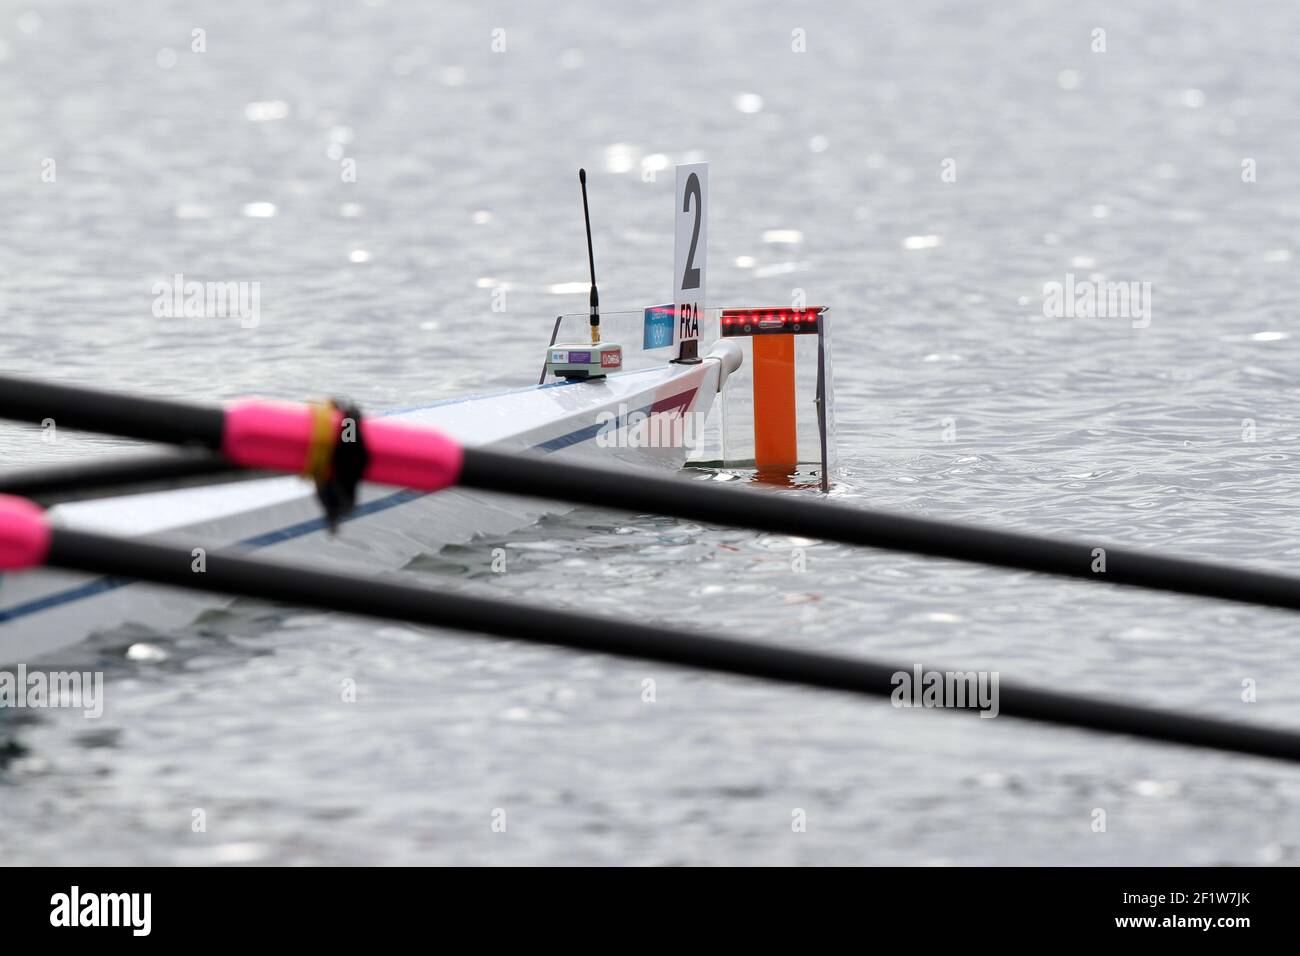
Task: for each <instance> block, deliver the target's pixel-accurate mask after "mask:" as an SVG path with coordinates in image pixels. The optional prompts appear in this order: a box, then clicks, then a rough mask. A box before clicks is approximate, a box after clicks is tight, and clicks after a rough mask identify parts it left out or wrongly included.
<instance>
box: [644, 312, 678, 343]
mask: <svg viewBox="0 0 1300 956" xmlns="http://www.w3.org/2000/svg"><path fill="white" fill-rule="evenodd" d="M673 311H674V309H673V307H672V306H671V305H652V306H650V308H648V309H646V310H645V322H644V324H643V325H642V330H643V331H642V334H641V347H642V348H643V349H661V348H665V347H667V346H669V345H672V344H673Z"/></svg>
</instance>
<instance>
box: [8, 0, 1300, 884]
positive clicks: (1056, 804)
mask: <svg viewBox="0 0 1300 956" xmlns="http://www.w3.org/2000/svg"><path fill="white" fill-rule="evenodd" d="M1298 30H1300V9H1298V8H1297V7H1296V6H1295V5H1294V4H1291V3H1286V2H1282V0H1266V2H1258V3H1253V4H1250V5H1249V6H1248V7H1243V6H1241V5H1237V4H1214V3H1209V2H1203V3H1192V2H1152V0H1139V2H1134V0H1125V2H1123V3H1119V2H1116V3H1071V4H1041V3H1033V2H1028V0H1010V2H1001V3H998V4H986V5H964V4H954V3H948V2H941V0H915V2H911V3H908V4H857V3H847V2H826V3H811V4H808V3H801V4H794V3H777V2H766V3H757V4H755V3H739V2H735V0H724V2H717V3H710V4H698V3H684V2H677V0H667V2H663V3H657V4H653V5H648V6H647V5H629V4H586V3H569V4H564V5H555V6H553V7H552V6H549V5H548V6H546V7H543V6H542V5H536V4H525V3H487V4H445V3H439V4H432V3H422V2H415V0H411V2H397V0H389V2H380V0H372V2H348V3H328V4H327V3H320V4H316V3H305V2H298V0H290V2H282V3H277V4H265V5H264V4H260V3H255V2H250V0H229V2H226V3H222V4H215V5H214V4H205V5H199V4H189V3H181V2H172V3H152V2H151V3H138V4H116V5H113V6H111V7H110V6H106V5H103V4H98V3H89V2H76V0H68V2H61V3H54V4H41V5H36V4H31V5H26V4H22V3H19V4H5V5H4V6H3V9H0V142H2V143H3V144H4V150H3V153H4V158H3V161H0V210H2V211H3V214H2V216H0V218H2V220H3V228H0V316H3V328H4V334H3V335H0V368H3V369H4V370H5V371H6V373H11V374H19V375H28V376H40V377H45V378H49V379H52V380H61V381H72V382H82V383H91V384H97V385H103V386H110V387H114V388H121V389H132V390H145V391H153V392H158V393H162V394H170V395H175V396H181V397H187V398H192V399H195V400H204V401H215V400H219V399H224V398H228V397H231V396H235V395H240V394H248V393H259V394H265V395H274V396H284V397H302V396H311V395H318V394H320V393H321V392H322V391H327V392H328V393H329V394H346V395H350V396H352V397H354V398H356V399H357V400H359V401H360V402H361V403H363V405H364V406H365V407H367V408H371V409H381V408H385V407H393V406H399V405H411V404H415V403H418V402H423V401H426V400H435V399H439V398H445V397H448V396H453V395H460V394H465V393H467V392H474V391H485V390H491V389H495V388H501V387H508V386H512V385H524V384H528V383H530V382H531V381H535V378H536V374H537V368H538V364H539V362H540V358H541V351H540V350H541V348H542V346H543V345H544V344H545V341H546V337H547V335H548V334H549V331H550V323H551V321H552V319H553V317H554V316H555V314H557V313H558V312H562V311H577V310H580V309H582V308H583V306H584V305H585V287H584V285H583V283H584V282H585V277H586V261H585V253H584V248H583V235H582V229H581V222H580V220H579V218H578V217H579V216H580V205H579V197H578V192H577V185H576V182H575V175H574V173H575V170H576V169H577V167H579V166H586V167H587V168H588V170H589V172H590V175H591V188H592V196H593V217H594V222H593V229H594V238H595V243H596V248H597V265H598V271H599V276H600V279H601V291H602V301H603V302H604V303H606V305H607V306H608V307H611V308H639V307H640V306H643V305H647V304H650V303H654V302H661V301H664V299H665V297H666V296H669V295H670V292H671V289H672V284H671V283H672V275H671V269H672V255H673V253H672V241H673V240H672V223H671V220H670V218H669V217H670V215H671V211H670V208H669V207H670V205H671V203H672V189H673V187H672V167H673V165H674V164H676V163H680V162H688V161H707V162H709V164H710V189H711V204H712V214H711V220H710V224H709V249H708V255H709V301H710V303H711V304H715V305H721V304H731V305H768V304H782V303H787V302H789V301H791V299H792V297H793V296H795V295H798V294H800V291H799V290H802V293H803V294H805V295H806V297H807V301H808V302H810V303H811V302H816V303H818V304H822V303H824V304H827V305H830V306H831V307H832V308H833V312H832V313H831V314H832V317H833V321H834V339H835V342H834V346H835V374H836V380H835V391H836V397H837V418H838V437H839V453H840V462H841V473H840V474H839V475H838V476H837V483H836V486H835V488H834V490H833V492H832V497H833V499H834V500H836V501H838V502H840V503H842V504H846V505H855V504H856V505H861V506H869V507H878V508H883V509H893V510H898V511H904V512H908V513H912V514H919V515H925V516H929V517H933V518H941V519H951V520H954V521H965V522H974V523H979V524H984V525H989V526H995V527H1000V528H1009V529H1016V530H1021V531H1030V532H1035V533H1044V534H1060V535H1069V536H1073V537H1077V538H1082V539H1085V540H1093V541H1097V542H1098V543H1099V544H1106V543H1113V544H1116V545H1127V546H1131V547H1135V548H1139V549H1149V550H1151V551H1159V552H1167V553H1171V554H1177V555H1186V556H1195V557H1204V558H1207V559H1213V560H1217V561H1225V562H1232V563H1236V564H1241V565H1244V566H1249V567H1255V568H1262V569H1268V570H1275V571H1286V572H1295V571H1296V564H1297V555H1300V546H1298V545H1297V543H1296V542H1297V531H1300V517H1297V505H1300V471H1298V469H1297V464H1298V457H1297V454H1298V453H1297V439H1298V437H1300V412H1297V398H1298V397H1300V390H1298V389H1297V372H1296V370H1297V368H1298V367H1300V339H1298V338H1297V331H1296V323H1295V318H1294V317H1295V314H1296V303H1297V301H1300V282H1297V272H1296V257H1297V254H1300V248H1298V247H1297V238H1296V237H1297V235H1298V234H1300V233H1298V229H1300V188H1298V187H1300V175H1298V172H1297V167H1296V163H1295V157H1296V156H1297V155H1300V126H1297V124H1296V122H1295V119H1296V116H1297V115H1300V85H1297V83H1296V82H1295V77H1296V74H1297V65H1298V64H1297V53H1296V51H1295V46H1294V42H1293V41H1294V38H1295V36H1296V35H1297V31H1298ZM1098 31H1102V32H1101V33H1098ZM1099 41H1100V43H1099ZM1099 47H1100V48H1099ZM177 274H180V275H183V276H185V277H186V278H187V279H196V280H200V281H208V280H211V281H220V282H248V283H252V282H256V283H258V288H259V290H260V300H259V315H258V317H257V321H256V323H255V324H250V323H241V322H240V321H238V320H236V319H231V318H224V319H218V318H186V317H184V316H171V317H168V316H166V315H159V314H157V309H156V308H155V299H156V294H155V292H154V291H153V290H154V288H155V284H156V283H158V282H159V281H166V280H168V279H170V277H172V276H175V275H177ZM1067 277H1068V281H1070V282H1072V283H1075V282H1078V283H1088V282H1091V283H1101V282H1124V283H1138V284H1139V287H1141V284H1142V283H1149V287H1148V288H1149V293H1148V294H1147V295H1146V296H1145V297H1144V304H1145V306H1146V307H1147V308H1146V314H1145V315H1143V316H1131V317H1130V316H1108V317H1080V316H1073V317H1067V316H1058V315H1048V314H1046V313H1045V309H1044V304H1045V298H1046V296H1045V291H1044V290H1045V286H1048V284H1050V283H1066V282H1067ZM1047 311H1050V310H1047ZM246 326H247V327H246ZM121 445H122V443H120V442H117V441H113V440H108V439H102V438H78V437H76V436H72V435H66V436H62V435H61V436H60V437H59V440H58V441H57V442H55V443H54V444H48V443H45V442H43V441H41V440H40V436H39V434H38V433H37V432H36V431H35V430H32V429H26V428H19V427H15V426H5V427H4V428H3V429H0V462H2V466H3V467H4V468H16V467H21V466H23V465H28V464H35V463H40V462H45V461H51V460H60V459H71V458H77V457H83V456H87V455H90V454H95V453H105V454H107V453H113V452H116V451H119V450H120V449H121ZM794 548H803V549H804V554H805V555H806V567H805V568H804V569H803V570H802V572H797V571H795V570H794V569H793V568H792V562H791V553H792V549H794ZM494 549H503V550H504V553H505V555H506V556H507V562H508V565H507V566H508V569H509V570H508V571H507V573H505V574H494V573H492V570H491V561H492V553H493V550H494ZM403 573H404V574H409V575H418V576H421V578H420V579H421V581H422V582H424V583H428V584H430V585H436V586H443V587H454V588H465V589H469V590H473V591H474V592H475V593H486V594H495V595H499V596H501V597H503V598H512V599H526V600H531V601H537V602H542V603H546V604H550V605H554V606H574V607H585V608H588V609H591V610H594V611H598V612H600V613H604V614H607V615H610V616H611V617H614V618H617V617H619V616H625V617H627V618H630V619H636V620H645V619H653V620H657V621H660V622H662V623H664V624H668V625H675V626H681V627H691V628H698V629H703V630H705V631H709V632H719V633H727V634H732V635H737V636H743V637H750V638H753V639H761V640H769V641H776V642H781V643H785V644H789V645H791V646H795V647H801V648H809V649H818V650H832V651H836V652H840V653H844V654H852V655H862V656H868V657H872V658H878V659H882V660H889V661H899V662H901V663H905V664H906V665H908V666H910V665H911V664H912V663H914V662H920V663H922V664H924V665H926V666H927V667H928V666H935V667H942V666H945V665H955V666H960V667H966V668H980V669H987V670H996V671H998V672H999V674H1000V675H1001V677H1002V679H1003V680H1005V681H1008V682H1009V681H1012V680H1014V681H1017V682H1019V683H1032V684H1040V685H1042V686H1045V687H1052V688H1059V689H1065V690H1071V691H1080V692H1088V693H1095V694H1098V695H1105V696H1109V697H1115V698H1120V699H1125V700H1129V701H1134V702H1140V703H1148V704H1153V705H1161V706H1167V707H1173V708H1179V709H1182V710H1185V711H1187V712H1189V713H1196V714H1205V715H1214V716H1219V717H1225V718H1231V719H1239V720H1243V721H1255V722H1259V723H1263V724H1271V725H1289V726H1300V655H1297V653H1296V649H1297V641H1300V625H1298V624H1297V622H1296V620H1295V619H1294V618H1292V617H1290V616H1288V615H1287V614H1285V613H1282V612H1279V611H1270V610H1258V609H1251V608H1247V607H1240V606H1232V605H1227V604H1222V603H1217V602H1214V601H1209V600H1201V599H1195V598H1190V597H1175V596H1166V595H1152V594H1146V593H1141V592H1137V591H1127V590H1118V589H1110V588H1107V587H1104V586H1096V585H1093V584H1092V583H1090V582H1088V583H1084V582H1079V583H1075V582H1061V581H1057V580H1051V579H1046V578H1042V577H1038V576H1035V575H1032V574H1027V573H1011V572H1007V571H1001V570H994V569H986V568H980V567H973V566H964V565H956V564H952V563H948V562H942V561H929V560H923V559H919V558H911V557H905V556H900V555H895V554H886V553H879V552H873V551H855V550H851V549H848V548H844V547H840V546H833V545H825V544H819V543H817V542H814V541H803V540H791V539H789V538H782V537H777V536H771V535H760V534H753V533H748V532H744V531H736V530H728V529H721V528H714V527H705V526H702V525H696V524H689V523H684V522H680V521H674V520H666V519H662V518H656V517H653V516H647V515H634V516H628V515H622V514H615V513H611V512H603V511H595V510H578V511H575V512H572V513H570V514H567V515H564V516H560V517H555V518H550V519H547V520H546V521H544V522H543V523H541V524H540V525H537V526H535V527H532V528H528V529H525V530H523V531H520V532H518V533H516V534H513V535H509V536H506V537H503V538H480V539H477V540H475V541H473V542H471V543H470V544H469V545H466V546H462V547H455V548H450V549H446V550H444V551H441V552H437V553H430V554H428V555H425V556H422V557H421V558H420V559H418V560H417V561H416V562H414V564H413V565H412V566H411V567H409V568H407V569H405V571H403ZM58 661H59V662H60V663H61V664H65V665H67V666H70V667H71V666H76V667H81V668H91V669H95V668H97V669H101V670H103V671H104V673H105V682H106V691H105V692H106V695H107V701H106V709H105V713H104V716H103V717H102V718H100V719H98V720H87V719H85V718H83V717H82V716H81V715H80V713H79V712H75V711H66V710H55V711H43V712H39V713H38V712H30V713H24V714H14V713H6V714H0V861H3V862H4V863H8V864H42V863H46V864H48V863H60V864H198V865H203V864H234V863H251V864H414V863H438V864H467V863H488V864H496V863H502V864H504V863H513V864H939V865H942V864H1013V865H1014V864H1082V865H1092V864H1247V865H1254V864H1284V865H1285V864H1295V863H1297V862H1300V809H1297V799H1298V798H1300V778H1298V777H1297V775H1296V772H1295V771H1294V770H1292V769H1290V768H1288V767H1286V766H1284V765H1279V764H1275V763H1271V762H1268V761H1264V760H1258V759H1252V758H1244V757H1232V756H1225V755H1218V754H1214V753H1209V752H1201V751H1193V750H1188V749H1183V748H1179V747H1172V746H1159V745H1154V744H1147V743H1139V742H1136V741H1134V740H1131V739H1127V738H1122V737H1115V736H1105V735H1096V734H1086V733H1083V732H1076V731H1069V730H1062V729H1054V728H1047V727H1043V726H1037V725H1031V724H1027V723H1024V722H1021V721H1016V720H1013V719H1011V718H999V719H995V720H974V719H968V718H962V717H955V716H952V715H948V714H943V713H936V712H927V711H916V710H897V709H894V708H891V707H889V706H888V705H887V704H885V703H883V702H872V701H864V700H859V699H848V698H844V697H840V696H837V695H832V694H818V693H813V692H808V691H801V690H795V689H789V688H781V687H775V686H768V685H762V684H758V683H753V682H747V681H740V680H733V679H723V678H718V677H713V676H709V675H703V674H699V673H695V672H685V671H679V670H675V669H672V668H667V667H661V666H658V665H646V664H639V663H636V662H630V661H622V660H613V659H607V658H601V657H596V656H583V655H575V654H571V653H565V652H561V651H552V650H547V649H539V648H535V647H526V646H521V645H516V644H512V643H509V642H501V641H490V640H486V639H482V638H477V637H472V636H467V635H463V634H457V633H450V632H442V631H436V630H421V629H415V628H409V627H399V626H392V625H384V624H378V623H374V622H370V621H362V620H357V619H351V618H343V617H338V616H331V615H325V614H317V613H308V612H301V611H286V610H283V609H269V608H266V607H262V606H256V605H252V604H237V605H235V606H234V607H233V608H231V609H230V610H229V611H226V612H222V613H218V614H209V615H207V616H205V617H204V618H202V619H200V620H198V621H196V622H195V623H194V624H193V625H192V626H189V627H186V628H181V629H179V630H167V631H160V630H154V629H151V628H149V627H148V625H147V624H141V625H138V626H133V627H132V628H131V629H129V630H127V631H125V632H114V633H109V634H104V635H100V636H99V637H97V638H96V639H95V640H94V641H92V642H90V643H88V644H83V645H81V646H79V647H78V648H76V649H74V650H73V651H69V652H64V653H62V654H60V655H59V657H58ZM647 679H652V680H654V682H655V700H654V702H653V703H647V702H645V701H644V700H643V681H645V680H647ZM348 682H351V684H349V683H348ZM1243 682H1246V683H1245V684H1244V683H1243ZM342 686H355V687H356V689H357V695H356V700H355V701H354V702H351V703H344V702H343V701H342V700H341V695H340V687H342ZM1244 686H1253V687H1254V688H1255V700H1254V701H1253V702H1246V701H1244V700H1243V687H1244ZM1098 810H1101V811H1104V819H1105V824H1106V825H1105V829H1104V831H1099V829H1098V828H1097V827H1096V821H1097V820H1098V819H1099V816H1098V814H1097V811H1098ZM800 819H802V820H805V821H806V826H804V827H802V828H799V827H796V826H795V825H794V823H795V822H797V821H798V820H800ZM501 822H504V829H503V828H502V827H501V826H500V825H499V824H500V823H501ZM494 824H497V825H495V826H494Z"/></svg>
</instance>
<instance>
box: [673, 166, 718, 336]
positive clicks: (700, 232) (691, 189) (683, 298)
mask: <svg viewBox="0 0 1300 956" xmlns="http://www.w3.org/2000/svg"><path fill="white" fill-rule="evenodd" d="M676 199H677V202H676V210H677V211H676V216H677V230H676V242H675V244H674V256H673V259H674V260H675V265H676V268H675V274H676V277H675V278H674V280H673V282H674V292H673V303H674V305H675V306H676V308H675V310H674V311H675V313H676V317H677V322H676V325H675V326H674V328H673V337H674V340H675V341H676V343H677V358H678V359H679V360H686V361H690V360H693V359H698V355H699V337H700V317H701V313H702V312H703V310H704V274H705V262H706V251H707V249H708V215H707V211H708V202H709V164H708V163H692V164H690V165H689V166H678V167H677V193H676Z"/></svg>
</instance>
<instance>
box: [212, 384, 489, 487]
mask: <svg viewBox="0 0 1300 956" xmlns="http://www.w3.org/2000/svg"><path fill="white" fill-rule="evenodd" d="M334 415H335V420H334V429H333V430H334V432H335V433H337V431H338V427H339V424H340V423H341V422H342V419H343V413H342V412H337V411H336V412H335V413H334ZM312 422H313V410H312V408H311V406H309V405H298V404H292V403H288V402H266V401H249V402H239V403H238V404H235V405H232V406H231V407H230V408H228V409H227V410H226V426H225V434H224V436H223V441H222V451H223V452H224V453H225V455H226V457H227V458H229V459H230V460H231V461H233V462H235V463H236V464H240V465H244V466H245V467H248V468H270V469H274V470H276V471H302V470H303V469H304V468H305V467H306V465H307V454H308V450H309V448H310V446H311V441H312ZM361 428H362V429H363V431H364V435H363V437H364V439H365V443H366V451H367V452H368V453H369V456H370V463H369V464H368V465H367V466H366V473H365V480H366V481H374V482H378V483H379V484H384V485H399V486H401V487H403V488H414V489H416V490H419V491H438V490H439V489H442V488H446V487H448V486H449V485H453V484H455V483H456V479H457V478H458V477H459V475H460V468H461V462H462V460H463V458H464V452H463V451H462V450H461V447H460V445H459V444H458V443H457V442H456V441H455V440H453V439H451V438H449V437H448V436H446V435H444V434H442V433H441V432H439V431H436V430H434V429H432V428H421V427H419V426H415V425H404V424H402V423H400V422H392V421H387V420H386V419H383V418H366V419H364V420H363V421H362V423H361Z"/></svg>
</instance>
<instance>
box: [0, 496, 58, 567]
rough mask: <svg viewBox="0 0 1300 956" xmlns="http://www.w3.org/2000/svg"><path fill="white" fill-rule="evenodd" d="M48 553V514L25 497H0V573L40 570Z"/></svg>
mask: <svg viewBox="0 0 1300 956" xmlns="http://www.w3.org/2000/svg"><path fill="white" fill-rule="evenodd" d="M49 553H50V523H49V521H47V520H46V518H45V512H44V511H42V510H41V509H40V508H39V507H37V506H36V505H34V504H33V503H32V502H30V501H28V500H27V499H26V498H17V497H14V496H13V495H0V571H23V570H25V569H27V568H33V567H37V566H39V565H42V564H44V563H45V558H46V556H47V555H48V554H49Z"/></svg>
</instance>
